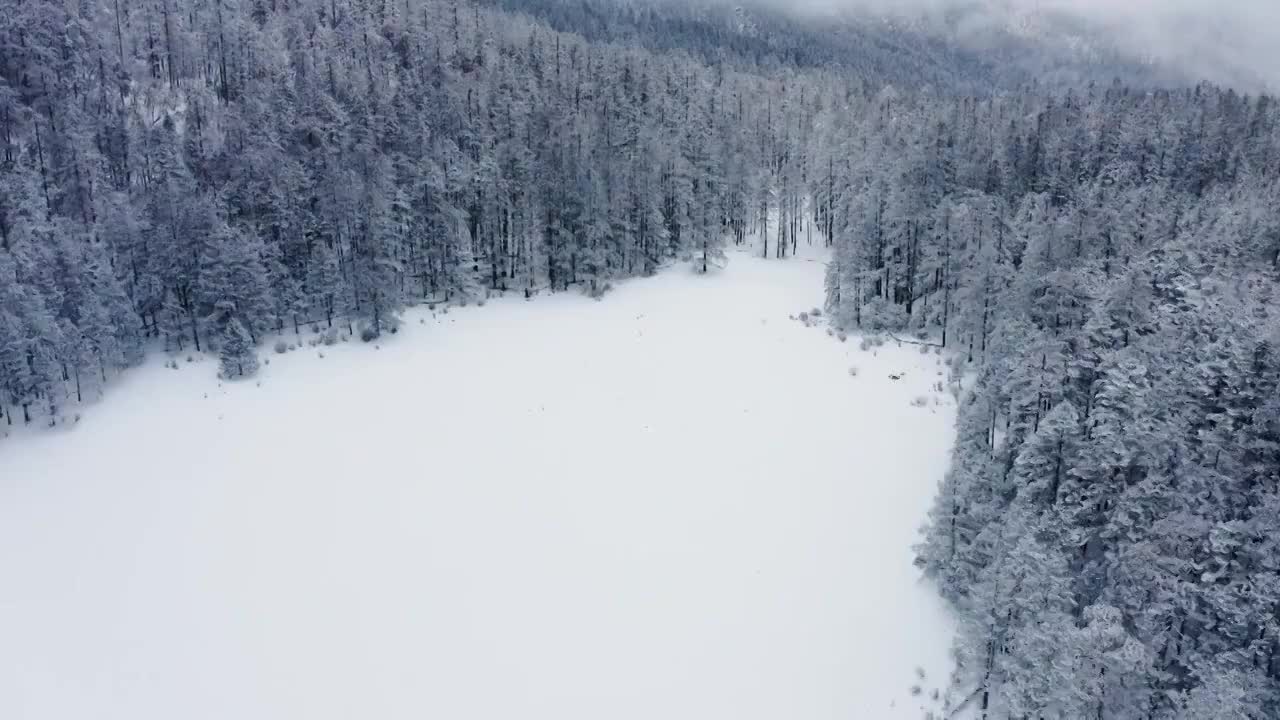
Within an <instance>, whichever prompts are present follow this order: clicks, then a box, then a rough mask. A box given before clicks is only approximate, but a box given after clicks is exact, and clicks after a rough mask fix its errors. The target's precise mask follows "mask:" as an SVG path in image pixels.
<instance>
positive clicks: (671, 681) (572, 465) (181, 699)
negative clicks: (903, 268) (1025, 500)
mask: <svg viewBox="0 0 1280 720" xmlns="http://www.w3.org/2000/svg"><path fill="white" fill-rule="evenodd" d="M821 269H822V265H821V263H820V262H818V261H817V259H815V258H801V259H798V260H791V261H786V262H778V261H764V260H758V259H755V258H753V257H748V256H745V255H739V254H734V255H733V257H732V262H731V264H730V265H729V267H728V269H726V270H725V271H723V272H722V273H720V274H719V275H718V276H716V277H711V278H703V277H697V276H694V275H692V274H689V273H688V272H687V270H684V269H677V270H671V271H669V272H667V273H666V274H664V275H661V276H659V277H658V278H655V279H652V280H644V281H636V282H631V283H627V284H625V285H624V286H623V287H621V288H620V289H618V290H617V291H616V292H615V293H614V294H612V295H610V296H609V297H608V298H607V299H606V300H605V301H604V302H594V301H591V300H588V299H585V298H582V297H577V296H570V295H562V296H557V297H552V298H542V299H538V300H537V301H535V302H531V303H527V302H524V301H521V300H503V301H495V302H491V303H489V305H488V306H487V307H484V308H470V309H462V310H455V311H452V312H449V313H447V314H444V313H438V314H434V315H433V314H432V313H431V312H430V311H425V310H424V311H421V312H416V313H411V314H410V316H409V321H408V324H407V328H406V330H405V332H402V333H401V334H400V335H399V336H398V337H397V338H395V339H393V340H391V341H390V342H388V343H384V344H383V345H382V346H381V348H380V349H376V350H375V349H374V348H370V347H365V346H360V347H356V346H354V345H339V346H337V347H332V348H307V349H305V350H301V351H298V352H294V353H290V354H285V355H277V356H272V357H273V362H272V364H271V365H270V366H268V367H266V368H265V369H264V373H263V375H262V377H261V382H260V383H258V384H255V383H253V382H250V383H246V384H239V385H220V384H219V383H218V382H217V381H216V380H214V379H213V376H214V370H213V367H212V363H211V362H205V363H200V362H196V363H191V364H187V363H179V368H180V369H179V370H176V371H175V370H172V369H168V368H166V367H163V366H162V365H161V364H160V362H158V361H157V362H153V363H152V364H151V366H149V367H146V368H143V369H141V370H139V371H138V372H135V373H132V374H130V375H129V376H128V377H127V379H126V380H124V381H123V383H122V385H123V386H124V387H121V388H120V389H119V391H118V392H116V393H115V394H114V395H115V396H113V397H112V398H111V399H110V401H109V402H106V403H104V404H103V405H102V406H101V407H100V408H99V409H97V410H95V411H94V413H93V417H92V418H91V419H90V421H88V422H85V423H82V424H80V425H79V426H78V427H76V428H75V429H73V430H71V431H68V432H62V433H46V434H33V435H32V436H30V437H27V438H24V439H23V441H22V442H21V443H9V444H6V445H4V446H0V467H3V474H2V476H0V479H2V481H0V577H3V578H4V580H3V582H0V717H4V718H15V719H19V718H20V719H22V720H53V719H55V718H56V719H64V718H88V717H92V718H97V719H100V720H111V719H119V720H125V719H127V720H152V719H155V720H159V719H161V718H163V719H168V718H184V719H189V720H194V719H197V718H237V719H238V720H253V719H255V718H264V719H265V718H271V719H279V718H307V719H308V720H322V719H326V718H380V719H383V720H386V719H391V718H450V719H451V720H461V719H465V718H486V719H493V720H497V719H499V718H503V719H505V718H547V719H552V718H554V719H555V720H569V719H574V718H583V719H586V718H592V719H596V718H613V719H620V718H645V719H652V718H664V719H669V720H671V719H679V718H688V719H690V720H693V719H696V720H710V719H715V718H734V719H735V720H745V719H749V718H761V719H764V718H769V719H776V718H796V719H797V720H811V719H814V718H850V717H866V718H871V717H874V718H885V719H893V718H904V719H906V718H910V719H911V720H916V719H917V718H919V717H920V716H921V709H922V707H927V708H936V707H939V702H938V701H936V700H934V699H933V698H931V693H932V691H933V689H935V688H939V687H943V686H945V684H946V680H947V673H948V667H949V660H948V646H949V643H950V636H951V628H950V625H949V621H948V619H947V616H946V614H945V611H944V609H943V607H942V605H941V602H940V601H939V600H938V599H937V598H936V597H935V595H934V594H933V592H932V590H931V588H930V587H928V586H926V585H923V584H921V583H920V582H919V580H918V577H917V572H916V571H915V569H914V568H913V567H912V565H911V553H910V551H909V546H910V545H911V544H912V543H913V542H914V540H915V538H916V528H917V526H918V525H919V524H920V523H921V522H922V520H923V518H924V514H925V511H926V509H927V507H928V505H929V502H930V498H931V496H932V494H933V492H934V489H935V485H936V483H937V482H938V480H939V479H940V477H941V475H942V473H943V468H944V464H945V462H946V459H947V452H948V444H949V442H950V436H951V426H952V421H953V408H952V405H951V402H950V399H949V397H947V396H946V395H945V394H944V393H939V392H936V391H935V389H934V388H935V385H936V383H938V382H939V380H941V379H942V378H941V377H940V375H939V373H940V372H941V370H942V366H941V364H940V359H939V357H938V356H937V355H935V354H932V353H927V354H922V353H921V352H920V351H919V348H916V347H911V346H906V347H902V348H899V347H894V346H885V347H881V348H878V349H870V350H865V351H864V350H861V349H859V346H860V344H859V343H858V342H857V340H856V339H850V340H849V342H847V343H841V342H840V341H839V340H838V339H836V338H832V337H830V336H828V334H827V333H826V331H825V328H824V326H823V325H822V324H821V323H817V324H814V325H813V326H807V325H806V324H804V323H802V322H799V321H796V320H792V319H791V317H790V316H792V315H796V314H798V313H799V312H800V311H803V310H806V309H809V308H812V307H813V306H814V305H815V304H817V303H818V300H819V294H820V288H821V287H822V283H821ZM322 353H323V355H324V357H321V354H322ZM851 368H856V370H857V372H856V375H854V374H852V373H851V372H850V370H851ZM890 375H894V376H899V378H900V379H897V380H893V379H890V377H889V376H890ZM921 404H923V406H920V405H921ZM917 668H919V669H920V672H919V673H917V670H916V669H917ZM913 686H915V689H914V690H913Z"/></svg>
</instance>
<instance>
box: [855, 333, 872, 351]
mask: <svg viewBox="0 0 1280 720" xmlns="http://www.w3.org/2000/svg"><path fill="white" fill-rule="evenodd" d="M874 345H875V343H873V342H871V338H869V337H866V336H864V337H863V338H862V342H861V343H859V344H858V349H859V350H861V351H862V352H866V351H868V350H870V349H871V348H872V347H873V346H874Z"/></svg>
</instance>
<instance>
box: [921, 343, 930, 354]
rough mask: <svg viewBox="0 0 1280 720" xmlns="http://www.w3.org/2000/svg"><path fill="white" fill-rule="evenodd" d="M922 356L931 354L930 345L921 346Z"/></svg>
mask: <svg viewBox="0 0 1280 720" xmlns="http://www.w3.org/2000/svg"><path fill="white" fill-rule="evenodd" d="M920 354H921V355H928V354H929V346H928V345H921V346H920Z"/></svg>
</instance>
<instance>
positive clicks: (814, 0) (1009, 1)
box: [759, 0, 1280, 90]
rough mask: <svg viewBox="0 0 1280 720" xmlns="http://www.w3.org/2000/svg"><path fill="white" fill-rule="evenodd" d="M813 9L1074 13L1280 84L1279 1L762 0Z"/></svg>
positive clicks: (1135, 46) (1213, 65)
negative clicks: (965, 9)
mask: <svg viewBox="0 0 1280 720" xmlns="http://www.w3.org/2000/svg"><path fill="white" fill-rule="evenodd" d="M759 1H762V2H766V3H772V4H774V5H776V6H777V7H780V8H784V9H787V8H790V9H798V10H803V11H808V12H841V11H849V10H861V11H872V12H877V13H889V14H898V15H919V14H920V13H925V14H930V13H938V12H942V11H945V10H952V9H955V8H957V7H964V8H968V9H972V10H977V11H978V13H977V14H978V15H979V16H981V17H984V18H987V19H988V20H989V21H990V22H993V23H1003V24H1006V25H1012V26H1015V27H1026V26H1027V25H1028V24H1034V23H1036V22H1038V21H1043V20H1045V19H1047V18H1053V17H1073V18H1076V19H1083V20H1086V21H1088V22H1089V23H1091V24H1093V25H1095V26H1097V27H1100V28H1103V29H1105V30H1106V31H1108V37H1109V39H1110V41H1111V42H1112V43H1113V44H1115V45H1118V46H1119V47H1120V48H1121V49H1122V50H1124V51H1126V52H1128V53H1131V54H1133V55H1135V56H1138V57H1142V58H1149V59H1153V60H1157V61H1163V62H1167V63H1172V64H1174V65H1176V66H1179V67H1181V68H1182V69H1185V70H1187V71H1190V72H1193V73H1196V74H1199V75H1201V76H1203V77H1206V78H1208V79H1211V80H1217V81H1220V82H1234V83H1239V84H1242V85H1257V84H1259V83H1263V84H1265V85H1267V86H1268V87H1269V88H1270V89H1272V90H1276V89H1280V0H759Z"/></svg>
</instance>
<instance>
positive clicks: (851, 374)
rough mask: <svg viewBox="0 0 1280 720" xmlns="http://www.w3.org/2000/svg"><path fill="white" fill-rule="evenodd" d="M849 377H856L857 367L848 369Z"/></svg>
mask: <svg viewBox="0 0 1280 720" xmlns="http://www.w3.org/2000/svg"><path fill="white" fill-rule="evenodd" d="M849 377H858V366H857V365H854V366H853V367H850V368H849Z"/></svg>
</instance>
